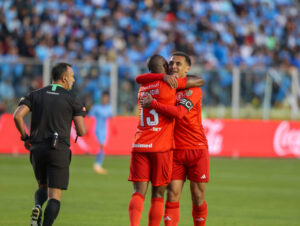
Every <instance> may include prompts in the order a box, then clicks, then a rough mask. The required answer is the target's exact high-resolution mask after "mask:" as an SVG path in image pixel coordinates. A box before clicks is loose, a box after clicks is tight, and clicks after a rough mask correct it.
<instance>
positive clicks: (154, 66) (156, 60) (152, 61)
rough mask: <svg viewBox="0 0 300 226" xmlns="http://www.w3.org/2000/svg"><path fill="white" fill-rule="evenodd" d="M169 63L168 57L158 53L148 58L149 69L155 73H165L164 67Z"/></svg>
mask: <svg viewBox="0 0 300 226" xmlns="http://www.w3.org/2000/svg"><path fill="white" fill-rule="evenodd" d="M167 65H168V62H167V61H166V59H165V58H163V57H162V56H161V55H158V54H154V55H152V56H151V57H149V58H148V60H147V67H148V69H149V71H150V72H153V73H165V69H166V67H164V66H167Z"/></svg>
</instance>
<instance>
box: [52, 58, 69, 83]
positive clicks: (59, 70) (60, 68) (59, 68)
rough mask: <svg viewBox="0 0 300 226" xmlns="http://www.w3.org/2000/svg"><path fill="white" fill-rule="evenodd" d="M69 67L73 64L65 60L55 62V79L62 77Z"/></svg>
mask: <svg viewBox="0 0 300 226" xmlns="http://www.w3.org/2000/svg"><path fill="white" fill-rule="evenodd" d="M68 67H72V65H71V64H68V63H63V62H61V63H57V64H55V65H54V67H53V68H52V71H51V76H52V79H53V81H57V80H59V79H61V78H62V75H63V74H64V73H65V72H66V71H67V70H68Z"/></svg>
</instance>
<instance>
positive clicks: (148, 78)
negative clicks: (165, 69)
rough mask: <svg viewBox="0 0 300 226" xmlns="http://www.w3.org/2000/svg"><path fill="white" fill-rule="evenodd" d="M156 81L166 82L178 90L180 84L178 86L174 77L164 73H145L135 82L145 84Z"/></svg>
mask: <svg viewBox="0 0 300 226" xmlns="http://www.w3.org/2000/svg"><path fill="white" fill-rule="evenodd" d="M156 80H163V81H164V82H166V83H167V84H168V85H169V86H170V87H171V88H172V89H176V88H177V86H178V84H177V79H176V77H175V76H173V75H168V74H164V73H145V74H141V75H138V76H137V77H136V78H135V81H136V82H137V83H139V84H144V83H148V82H154V81H156Z"/></svg>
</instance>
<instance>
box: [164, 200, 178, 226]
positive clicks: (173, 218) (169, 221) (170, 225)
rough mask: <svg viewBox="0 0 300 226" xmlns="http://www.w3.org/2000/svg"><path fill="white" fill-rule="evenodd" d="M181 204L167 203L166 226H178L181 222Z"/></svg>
mask: <svg viewBox="0 0 300 226" xmlns="http://www.w3.org/2000/svg"><path fill="white" fill-rule="evenodd" d="M179 218H180V214H179V202H166V209H165V218H164V221H165V226H176V225H177V224H178V222H179Z"/></svg>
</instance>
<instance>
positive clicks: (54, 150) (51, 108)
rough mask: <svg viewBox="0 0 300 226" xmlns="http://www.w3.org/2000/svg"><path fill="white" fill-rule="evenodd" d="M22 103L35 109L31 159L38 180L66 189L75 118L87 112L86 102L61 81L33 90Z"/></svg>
mask: <svg viewBox="0 0 300 226" xmlns="http://www.w3.org/2000/svg"><path fill="white" fill-rule="evenodd" d="M22 104H24V105H26V106H28V107H29V108H30V111H31V112H32V116H31V131H30V143H31V145H32V146H31V148H30V161H31V164H32V166H33V169H34V173H35V177H36V179H37V181H38V183H39V184H47V185H48V187H50V188H59V189H63V190H66V189H67V187H68V183H69V165H70V161H71V150H70V149H69V147H70V132H71V125H72V119H73V117H74V116H83V117H84V116H85V113H86V111H85V108H84V106H83V105H82V104H80V103H79V101H78V100H77V99H76V98H74V97H73V96H72V95H71V94H70V92H69V91H67V90H66V89H64V88H63V86H61V85H59V84H51V85H49V86H46V87H44V88H41V89H39V90H36V91H33V92H31V93H30V94H29V95H27V96H26V97H24V98H22V99H21V101H20V103H19V106H20V105H22ZM55 134H58V136H57V137H55ZM55 138H56V140H54V139H55ZM54 145H55V147H54Z"/></svg>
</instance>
